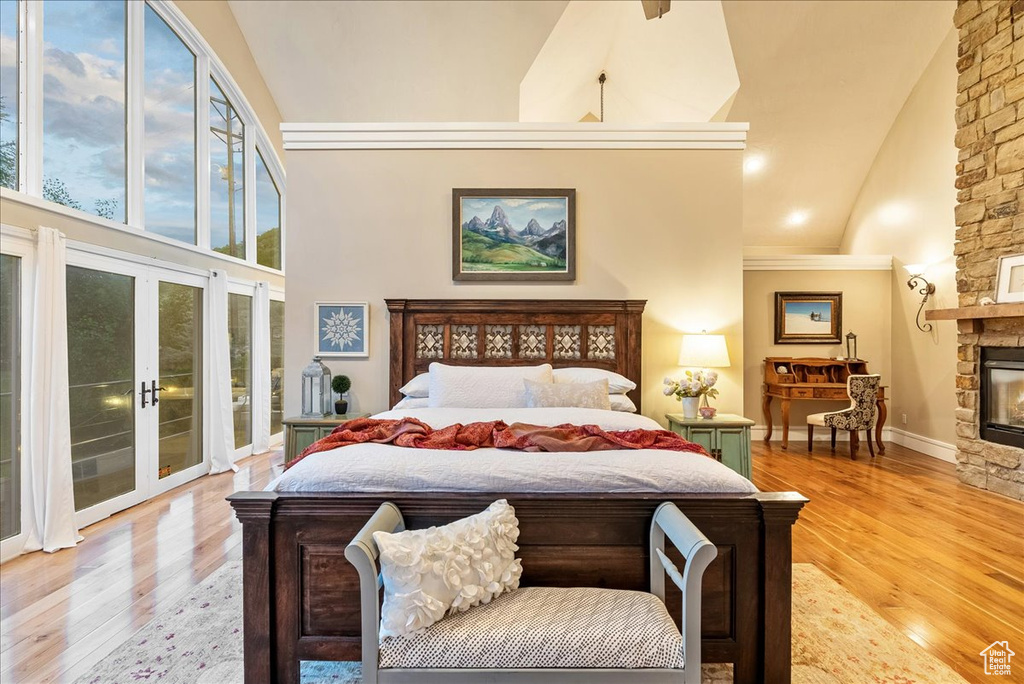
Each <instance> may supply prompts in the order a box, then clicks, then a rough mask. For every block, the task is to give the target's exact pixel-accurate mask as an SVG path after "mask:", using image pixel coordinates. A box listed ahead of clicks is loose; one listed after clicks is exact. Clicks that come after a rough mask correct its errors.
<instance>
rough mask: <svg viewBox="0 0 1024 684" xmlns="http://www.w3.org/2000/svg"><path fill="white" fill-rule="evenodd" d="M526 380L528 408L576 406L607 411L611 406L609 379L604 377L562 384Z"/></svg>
mask: <svg viewBox="0 0 1024 684" xmlns="http://www.w3.org/2000/svg"><path fill="white" fill-rule="evenodd" d="M525 382H526V407H527V408H548V407H563V406H575V407H576V408H592V409H604V410H605V411H607V410H609V409H610V408H611V402H610V401H608V396H609V395H608V381H607V380H604V379H602V380H598V381H597V382H576V383H572V384H562V385H558V384H555V383H553V382H533V381H532V380H526V381H525Z"/></svg>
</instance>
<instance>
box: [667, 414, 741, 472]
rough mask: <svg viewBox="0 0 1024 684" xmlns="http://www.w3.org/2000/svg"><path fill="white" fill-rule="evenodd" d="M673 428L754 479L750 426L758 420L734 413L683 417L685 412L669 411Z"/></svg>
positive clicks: (670, 426)
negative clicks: (704, 416) (751, 462)
mask: <svg viewBox="0 0 1024 684" xmlns="http://www.w3.org/2000/svg"><path fill="white" fill-rule="evenodd" d="M665 417H666V418H667V419H668V427H669V429H670V430H671V431H672V432H674V433H676V434H677V435H679V436H680V437H682V438H683V439H686V440H689V441H691V442H696V443H697V444H700V445H701V446H702V447H704V448H705V449H707V450H708V453H709V454H711V455H712V456H714V457H715V459H716V460H718V461H721V462H722V463H724V464H725V465H727V466H729V467H730V468H732V469H733V470H735V471H736V472H737V473H739V474H740V475H742V476H743V477H745V478H747V479H748V480H749V479H750V428H751V426H753V425H754V421H752V420H750V419H749V418H744V417H743V416H736V415H733V414H730V413H719V414H718V415H716V416H715V417H714V418H699V417H698V418H683V414H681V413H666V414H665Z"/></svg>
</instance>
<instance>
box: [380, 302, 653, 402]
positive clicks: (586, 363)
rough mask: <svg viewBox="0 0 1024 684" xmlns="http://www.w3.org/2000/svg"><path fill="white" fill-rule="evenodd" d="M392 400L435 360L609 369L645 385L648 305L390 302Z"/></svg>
mask: <svg viewBox="0 0 1024 684" xmlns="http://www.w3.org/2000/svg"><path fill="white" fill-rule="evenodd" d="M385 301H386V302H387V305H388V311H389V312H390V314H391V369H390V375H389V388H390V391H389V398H390V402H391V405H392V406H394V405H395V404H397V403H398V401H399V400H400V399H401V398H402V395H401V393H400V392H399V391H398V390H399V389H400V388H401V387H402V385H404V384H405V383H407V382H408V381H409V380H411V379H412V378H413V377H415V376H416V375H417V374H418V373H423V372H425V371H426V370H427V368H428V367H429V366H430V364H431V363H432V362H434V361H438V362H440V363H446V364H450V365H462V366H470V365H480V366H483V365H486V366H534V365H537V364H541V363H550V364H551V365H552V366H554V367H555V368H563V367H566V366H583V367H589V368H604V369H606V370H610V371H615V372H616V373H619V374H621V375H624V376H626V377H627V378H629V379H630V380H632V381H633V382H635V383H636V384H637V389H635V390H633V391H632V392H630V393H629V396H630V398H631V399H632V400H633V402H634V403H635V404H636V405H637V409H638V410H639V408H640V333H641V327H642V325H641V319H642V317H643V312H644V306H645V305H646V304H647V301H646V300H637V299H579V300H576V299H387V300H385Z"/></svg>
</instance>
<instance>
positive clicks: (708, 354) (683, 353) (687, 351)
mask: <svg viewBox="0 0 1024 684" xmlns="http://www.w3.org/2000/svg"><path fill="white" fill-rule="evenodd" d="M679 365H680V366H685V367H688V368H728V367H729V366H730V365H732V364H730V363H729V349H728V348H727V347H726V346H725V335H708V334H707V333H706V332H704V333H701V334H700V335H683V343H682V344H681V345H680V346H679Z"/></svg>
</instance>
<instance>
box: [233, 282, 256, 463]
mask: <svg viewBox="0 0 1024 684" xmlns="http://www.w3.org/2000/svg"><path fill="white" fill-rule="evenodd" d="M228 338H229V342H228V348H229V350H230V353H231V402H232V413H233V414H234V422H235V448H236V449H241V448H242V447H244V446H246V445H248V444H252V297H247V296H245V295H240V294H229V295H228Z"/></svg>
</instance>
